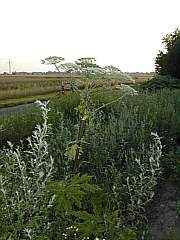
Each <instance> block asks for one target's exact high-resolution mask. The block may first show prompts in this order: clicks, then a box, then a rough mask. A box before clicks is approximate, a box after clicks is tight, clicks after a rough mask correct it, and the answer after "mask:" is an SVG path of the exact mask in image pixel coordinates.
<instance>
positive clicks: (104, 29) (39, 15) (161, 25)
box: [0, 0, 180, 72]
mask: <svg viewBox="0 0 180 240" xmlns="http://www.w3.org/2000/svg"><path fill="white" fill-rule="evenodd" d="M0 6H1V14H0V22H1V38H0V43H1V44H0V72H2V71H8V59H11V61H12V70H14V71H15V70H16V71H43V70H44V69H46V70H47V68H44V66H41V64H40V62H41V59H43V58H45V57H48V56H51V55H57V56H62V57H65V58H66V59H67V61H73V60H75V59H76V58H80V57H88V56H92V57H95V58H96V59H97V62H98V63H99V64H100V65H110V64H112V65H115V66H117V67H119V68H120V69H121V70H122V71H148V72H149V71H153V70H154V62H153V59H154V58H155V56H156V54H157V52H158V50H159V49H161V48H162V45H161V39H162V37H163V36H164V35H165V34H167V33H169V32H172V31H173V30H174V29H175V28H177V27H179V25H180V22H179V20H180V18H179V9H180V1H179V0H171V1H166V0H151V1H148V0H29V1H28V0H26V1H25V0H0ZM48 69H49V70H52V68H48Z"/></svg>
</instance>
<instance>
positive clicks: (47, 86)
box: [0, 75, 132, 106]
mask: <svg viewBox="0 0 180 240" xmlns="http://www.w3.org/2000/svg"><path fill="white" fill-rule="evenodd" d="M62 79H63V81H64V84H65V89H69V81H70V77H62V76H61V77H58V76H46V75H40V76H31V75H30V76H29V75H24V76H18V75H8V76H7V75H0V106H1V105H2V106H4V105H6V101H5V100H7V106H8V105H9V106H12V105H16V104H21V102H24V101H25V102H26V101H29V100H28V98H29V97H34V96H38V97H39V96H40V95H46V94H50V93H54V92H57V91H59V89H60V86H61V83H60V82H61V80H62ZM72 79H73V80H75V82H76V84H77V85H78V86H79V88H83V86H84V83H83V80H82V78H81V77H77V76H74V77H72ZM97 81H98V84H97V85H98V86H102V85H103V84H104V82H105V81H107V80H105V79H103V78H98V79H97ZM118 83H127V84H131V83H132V82H131V81H122V80H119V79H112V80H111V84H112V85H115V84H118ZM22 98H26V100H24V101H23V100H22ZM9 99H12V101H11V100H9ZM14 99H19V100H17V101H16V100H14ZM8 100H9V101H8ZM11 102H12V103H11Z"/></svg>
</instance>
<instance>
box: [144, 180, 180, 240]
mask: <svg viewBox="0 0 180 240" xmlns="http://www.w3.org/2000/svg"><path fill="white" fill-rule="evenodd" d="M177 189H178V188H177V186H176V183H175V181H174V180H173V179H172V178H169V179H167V180H165V181H164V182H163V183H161V184H160V187H159V189H158V194H157V197H156V198H155V200H154V203H153V205H152V208H151V211H150V219H149V227H150V235H151V236H152V239H153V240H162V239H166V240H174V239H180V219H179V218H178V217H177V211H176V200H177ZM168 237H169V238H168ZM177 237H178V238H177Z"/></svg>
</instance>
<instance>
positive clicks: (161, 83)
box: [141, 75, 180, 91]
mask: <svg viewBox="0 0 180 240" xmlns="http://www.w3.org/2000/svg"><path fill="white" fill-rule="evenodd" d="M141 88H142V89H144V90H148V91H156V90H161V89H164V88H168V89H180V81H179V79H177V78H174V77H171V76H160V75H157V76H155V77H154V78H152V79H151V80H150V81H147V82H145V83H143V84H142V85H141Z"/></svg>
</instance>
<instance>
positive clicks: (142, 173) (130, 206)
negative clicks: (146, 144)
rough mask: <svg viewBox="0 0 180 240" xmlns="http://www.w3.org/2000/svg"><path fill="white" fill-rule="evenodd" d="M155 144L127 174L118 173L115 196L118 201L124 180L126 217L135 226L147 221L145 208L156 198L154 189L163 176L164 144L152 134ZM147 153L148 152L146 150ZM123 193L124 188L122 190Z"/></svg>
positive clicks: (114, 189) (114, 190) (135, 161)
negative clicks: (122, 180)
mask: <svg viewBox="0 0 180 240" xmlns="http://www.w3.org/2000/svg"><path fill="white" fill-rule="evenodd" d="M151 135H152V137H153V144H152V145H151V146H150V149H149V151H148V152H147V153H146V155H145V154H144V155H145V156H144V157H143V159H137V158H136V159H135V160H134V163H133V164H132V167H131V168H133V169H130V170H129V172H128V173H127V176H126V174H123V175H122V174H121V173H118V172H117V173H116V174H117V175H116V177H115V178H116V180H115V184H114V186H113V192H114V196H115V197H116V198H117V199H118V196H119V195H118V192H119V189H118V187H119V186H118V181H119V180H118V179H122V178H125V179H124V182H125V184H124V186H123V191H124V194H125V195H126V199H129V200H127V202H126V203H125V204H126V215H127V216H128V221H130V222H131V223H132V224H133V225H136V226H137V225H138V224H141V223H142V221H144V220H145V215H144V213H145V207H146V205H147V203H149V202H150V201H151V200H152V199H153V196H154V187H155V186H156V184H157V180H158V177H159V176H160V174H161V168H160V158H161V155H162V144H161V140H160V138H159V136H158V135H157V134H156V133H152V134H151ZM146 151H147V150H146ZM121 191H122V188H121Z"/></svg>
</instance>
